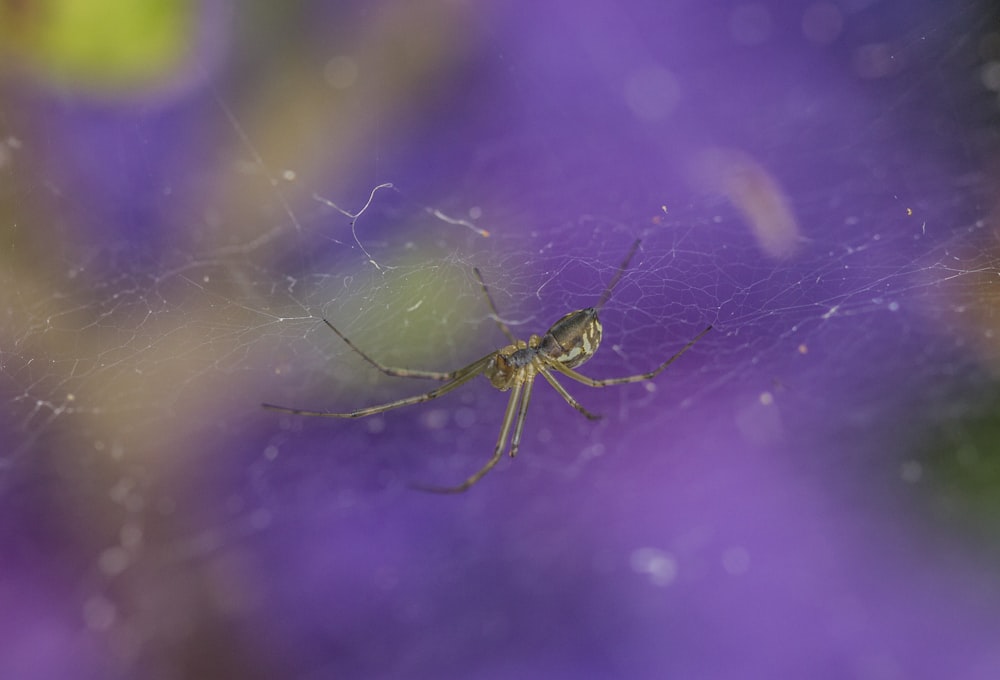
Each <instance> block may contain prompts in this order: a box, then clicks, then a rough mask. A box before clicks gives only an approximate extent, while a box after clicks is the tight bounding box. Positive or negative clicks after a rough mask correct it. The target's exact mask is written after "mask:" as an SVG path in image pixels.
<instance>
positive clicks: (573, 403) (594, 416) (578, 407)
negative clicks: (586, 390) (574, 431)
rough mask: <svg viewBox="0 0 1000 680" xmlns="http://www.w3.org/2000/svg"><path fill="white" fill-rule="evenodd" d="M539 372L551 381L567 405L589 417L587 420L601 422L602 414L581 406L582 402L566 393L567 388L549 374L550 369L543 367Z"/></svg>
mask: <svg viewBox="0 0 1000 680" xmlns="http://www.w3.org/2000/svg"><path fill="white" fill-rule="evenodd" d="M538 372H539V373H541V374H542V377H543V378H545V379H546V380H548V381H549V384H550V385H552V387H553V388H555V391H556V392H558V393H559V396H561V397H562V398H563V399H565V400H566V403H567V404H569V405H570V406H572V407H573V408H575V409H576V410H577V411H579V412H580V413H582V414H583V415H585V416H587V418H589V419H590V420H600V419H601V414H599V413H591V412H590V411H588V410H587V409H585V408H584V407H583V406H581V405H580V402H578V401H577V400H576V399H574V398H573V397H572V395H570V393H569V392H567V391H566V388H565V387H563V386H562V385H560V384H559V382H558V381H557V380H556V379H555V376H553V375H552V374H551V373H549V369H547V368H545V367H544V366H542V367H540V368H539V369H538Z"/></svg>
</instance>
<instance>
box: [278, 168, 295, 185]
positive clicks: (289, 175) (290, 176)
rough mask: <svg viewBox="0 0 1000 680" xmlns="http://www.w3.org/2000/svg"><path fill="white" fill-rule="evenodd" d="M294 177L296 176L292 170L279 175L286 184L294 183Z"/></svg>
mask: <svg viewBox="0 0 1000 680" xmlns="http://www.w3.org/2000/svg"><path fill="white" fill-rule="evenodd" d="M296 176H297V175H296V174H295V171H294V170H285V171H284V172H282V173H281V178H282V179H283V180H285V181H286V182H294V181H295V178H296Z"/></svg>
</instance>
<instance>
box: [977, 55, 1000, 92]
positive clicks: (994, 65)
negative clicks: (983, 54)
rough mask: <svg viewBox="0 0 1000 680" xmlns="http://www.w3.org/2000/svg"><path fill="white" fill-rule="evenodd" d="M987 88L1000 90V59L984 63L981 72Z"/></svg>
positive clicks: (994, 90)
mask: <svg viewBox="0 0 1000 680" xmlns="http://www.w3.org/2000/svg"><path fill="white" fill-rule="evenodd" d="M979 77H980V78H981V79H982V81H983V85H984V86H985V87H986V89H987V90H992V91H993V92H1000V61H991V62H989V63H986V64H984V65H983V68H982V70H981V71H980V73H979Z"/></svg>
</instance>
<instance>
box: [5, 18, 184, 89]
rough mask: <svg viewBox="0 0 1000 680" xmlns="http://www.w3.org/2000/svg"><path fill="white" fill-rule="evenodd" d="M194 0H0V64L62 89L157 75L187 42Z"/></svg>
mask: <svg viewBox="0 0 1000 680" xmlns="http://www.w3.org/2000/svg"><path fill="white" fill-rule="evenodd" d="M197 9H198V7H197V4H196V3H195V2H194V0H141V1H138V2H136V1H135V0H27V1H25V0H0V63H4V64H7V65H14V66H15V67H20V68H22V69H26V70H28V72H29V73H31V74H33V75H35V76H36V77H42V78H45V79H47V80H49V81H51V82H53V83H54V84H56V85H58V86H62V87H73V88H85V89H98V90H120V89H131V88H135V87H143V86H148V85H149V84H150V83H151V82H153V81H155V80H157V79H160V78H163V77H164V75H166V74H169V73H170V71H171V70H172V69H174V68H175V67H176V65H177V64H178V63H179V62H180V61H181V60H182V58H183V57H184V56H185V54H186V53H187V51H188V50H189V49H191V48H190V43H191V36H192V34H193V31H194V28H195V22H196V13H197Z"/></svg>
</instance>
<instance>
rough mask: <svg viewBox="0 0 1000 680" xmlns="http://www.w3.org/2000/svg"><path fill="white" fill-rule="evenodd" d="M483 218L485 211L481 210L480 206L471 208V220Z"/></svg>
mask: <svg viewBox="0 0 1000 680" xmlns="http://www.w3.org/2000/svg"><path fill="white" fill-rule="evenodd" d="M482 216H483V209H482V208H480V207H479V206H478V205H474V206H472V207H471V208H469V219H472V220H478V219H479V218H480V217H482Z"/></svg>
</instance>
